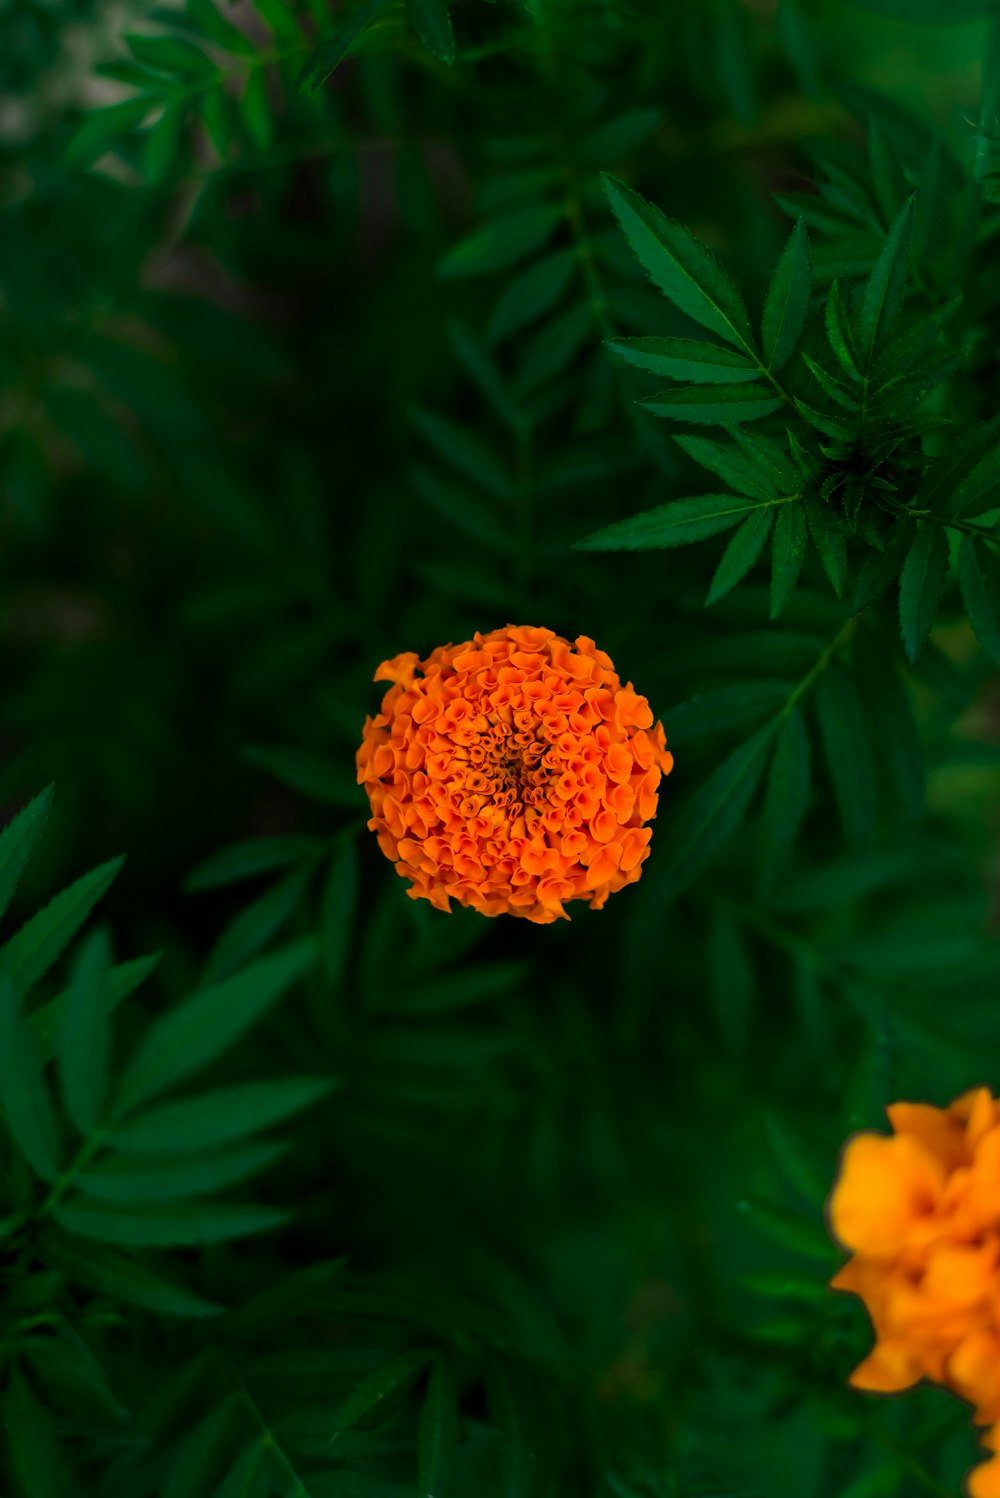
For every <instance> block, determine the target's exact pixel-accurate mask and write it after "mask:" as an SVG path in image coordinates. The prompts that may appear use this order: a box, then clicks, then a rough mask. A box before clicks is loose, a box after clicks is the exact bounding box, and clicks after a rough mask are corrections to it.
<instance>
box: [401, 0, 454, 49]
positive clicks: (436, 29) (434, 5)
mask: <svg viewBox="0 0 1000 1498" xmlns="http://www.w3.org/2000/svg"><path fill="white" fill-rule="evenodd" d="M409 7H410V19H411V20H412V21H413V25H414V28H415V30H416V32H417V35H418V36H419V37H420V40H421V41H422V42H423V44H424V46H425V47H426V48H427V50H428V52H433V54H434V56H435V57H437V58H439V59H440V60H441V62H446V63H448V64H449V65H450V64H451V63H453V62H454V61H455V34H454V32H453V31H452V29H451V16H450V15H449V14H448V0H409Z"/></svg>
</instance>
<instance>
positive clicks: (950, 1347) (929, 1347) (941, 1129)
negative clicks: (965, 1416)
mask: <svg viewBox="0 0 1000 1498" xmlns="http://www.w3.org/2000/svg"><path fill="white" fill-rule="evenodd" d="M888 1114H889V1121H890V1123H891V1124H892V1128H893V1134H892V1136H891V1137H886V1136H884V1135H879V1134H867V1133H866V1134H858V1135H856V1136H855V1138H854V1139H852V1140H851V1141H850V1143H849V1144H848V1145H847V1148H846V1150H845V1152H844V1158H843V1161H842V1164H841V1170H840V1174H839V1177H838V1179H837V1183H836V1185H835V1187H834V1190H833V1194H832V1196H831V1199H830V1224H831V1227H832V1229H833V1231H834V1233H835V1234H836V1236H837V1237H838V1238H839V1239H840V1242H841V1243H842V1244H843V1245H844V1247H845V1248H848V1249H850V1250H852V1252H853V1257H852V1258H851V1259H850V1260H849V1261H848V1262H847V1264H845V1266H844V1267H843V1269H841V1270H840V1272H839V1274H837V1275H836V1277H835V1278H834V1280H833V1281H832V1283H833V1285H834V1288H836V1289H839V1290H848V1291H851V1292H852V1293H853V1294H855V1295H859V1296H860V1297H861V1299H862V1300H863V1301H864V1303H865V1305H866V1307H867V1309H868V1313H869V1315H870V1316H871V1319H872V1325H873V1327H874V1330H875V1337H876V1343H875V1348H874V1350H873V1351H872V1353H871V1354H870V1355H869V1356H868V1357H867V1358H865V1360H864V1362H863V1363H862V1364H861V1365H860V1367H858V1368H856V1369H855V1371H854V1373H853V1374H852V1375H851V1381H852V1383H854V1384H856V1385H857V1387H858V1388H861V1389H877V1390H881V1391H885V1392H889V1391H893V1390H897V1389H906V1388H909V1387H910V1385H911V1384H914V1383H916V1382H917V1381H918V1380H919V1379H921V1378H929V1379H933V1380H934V1381H935V1382H936V1383H941V1384H945V1385H947V1386H948V1388H950V1389H952V1390H954V1391H955V1392H956V1393H957V1394H959V1395H961V1397H962V1398H963V1399H968V1400H969V1401H970V1402H971V1403H972V1404H973V1405H974V1406H975V1416H974V1418H975V1420H976V1422H977V1424H982V1425H988V1426H990V1427H991V1429H990V1430H989V1431H988V1432H987V1433H986V1435H985V1437H984V1444H985V1445H986V1446H987V1447H988V1448H989V1449H990V1450H991V1451H993V1452H1000V1102H997V1101H995V1100H994V1098H993V1097H992V1095H991V1094H990V1092H989V1091H988V1090H987V1089H986V1088H985V1087H983V1088H979V1089H977V1090H975V1091H973V1092H968V1093H965V1094H963V1096H962V1097H960V1098H957V1099H956V1100H955V1102H953V1103H952V1104H951V1106H950V1107H948V1108H933V1107H931V1106H930V1105H928V1104H926V1103H895V1104H893V1106H892V1107H890V1108H889V1109H888ZM968 1492H969V1494H970V1495H971V1498H1000V1454H997V1455H994V1456H992V1457H991V1458H990V1459H989V1460H988V1461H986V1462H985V1463H984V1464H983V1465H982V1466H980V1467H977V1468H976V1469H975V1470H974V1471H973V1472H972V1473H971V1475H970V1477H969V1482H968Z"/></svg>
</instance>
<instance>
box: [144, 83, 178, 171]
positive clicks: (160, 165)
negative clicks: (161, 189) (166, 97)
mask: <svg viewBox="0 0 1000 1498" xmlns="http://www.w3.org/2000/svg"><path fill="white" fill-rule="evenodd" d="M187 115H188V101H187V99H186V98H185V99H178V100H176V101H175V102H173V103H169V104H168V105H167V106H166V108H165V109H164V110H163V113H162V114H161V115H160V117H159V119H157V120H154V121H153V123H152V124H151V125H150V126H149V128H148V129H147V130H145V131H144V132H143V137H142V139H143V152H142V165H143V170H144V172H145V174H146V179H147V181H148V182H149V183H150V185H151V186H153V187H158V186H160V184H161V183H163V182H166V180H167V178H168V177H169V175H170V173H171V171H172V170H173V167H174V164H175V162H176V161H177V157H178V151H179V148H180V141H181V133H182V131H183V129H184V124H185V121H186V119H187Z"/></svg>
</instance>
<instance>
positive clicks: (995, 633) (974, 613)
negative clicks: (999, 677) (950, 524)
mask: <svg viewBox="0 0 1000 1498" xmlns="http://www.w3.org/2000/svg"><path fill="white" fill-rule="evenodd" d="M958 576H959V581H960V582H961V585H962V599H963V601H964V603H965V607H966V610H967V612H968V615H969V622H970V624H971V625H972V628H973V629H974V630H975V632H976V638H977V639H978V641H979V643H980V645H982V647H983V649H984V650H985V651H987V652H988V653H989V655H991V656H992V658H993V660H994V661H995V662H996V664H997V665H998V666H1000V566H998V564H997V558H996V556H995V554H994V552H993V551H992V549H991V548H990V546H989V544H988V543H987V542H984V541H980V540H979V539H978V538H977V537H976V536H963V537H962V544H961V546H960V547H959V549H958Z"/></svg>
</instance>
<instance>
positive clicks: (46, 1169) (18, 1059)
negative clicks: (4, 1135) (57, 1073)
mask: <svg viewBox="0 0 1000 1498" xmlns="http://www.w3.org/2000/svg"><path fill="white" fill-rule="evenodd" d="M0 1104H2V1105H3V1110H4V1112H5V1114H6V1116H7V1125H8V1127H9V1129H10V1132H11V1134H12V1135H13V1137H14V1140H15V1142H16V1143H17V1144H18V1145H19V1146H20V1149H21V1150H22V1152H23V1154H24V1157H25V1159H26V1160H27V1161H28V1163H29V1165H30V1166H31V1167H32V1169H33V1170H34V1172H35V1174H36V1175H39V1176H41V1178H42V1180H43V1181H50V1182H51V1181H54V1180H55V1179H56V1177H57V1176H58V1174H59V1158H60V1154H61V1148H62V1146H61V1141H60V1137H59V1125H58V1122H57V1119H56V1114H55V1109H54V1108H53V1106H52V1099H51V1097H50V1096H49V1089H48V1085H47V1083H46V1081H45V1077H44V1076H43V1074H42V1068H41V1065H40V1064H39V1060H38V1053H37V1051H36V1050H35V1043H34V1040H33V1039H32V1036H31V1032H30V1030H29V1029H28V1026H27V1024H26V1023H25V1020H24V1016H23V1014H22V1012H21V1002H20V999H19V998H18V995H17V992H16V990H15V988H14V986H13V984H12V983H11V981H10V979H9V978H8V977H7V976H3V977H0Z"/></svg>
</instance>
